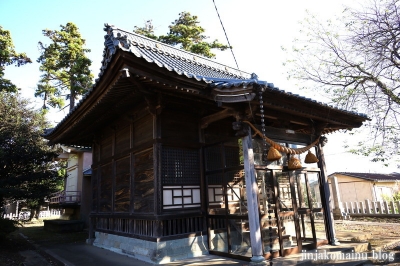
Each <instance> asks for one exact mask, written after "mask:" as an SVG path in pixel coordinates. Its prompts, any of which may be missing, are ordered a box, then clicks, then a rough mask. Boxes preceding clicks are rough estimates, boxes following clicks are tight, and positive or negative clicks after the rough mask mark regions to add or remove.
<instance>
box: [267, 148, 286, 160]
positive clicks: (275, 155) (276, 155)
mask: <svg viewBox="0 0 400 266" xmlns="http://www.w3.org/2000/svg"><path fill="white" fill-rule="evenodd" d="M281 157H282V154H281V153H280V152H279V151H278V150H277V149H275V148H274V147H272V146H271V147H270V148H269V151H268V154H267V160H268V161H276V160H279V159H280V158H281Z"/></svg>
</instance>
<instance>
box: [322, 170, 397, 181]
mask: <svg viewBox="0 0 400 266" xmlns="http://www.w3.org/2000/svg"><path fill="white" fill-rule="evenodd" d="M338 174H340V175H345V176H351V177H356V178H361V179H365V180H371V181H375V182H383V181H397V180H398V181H400V173H391V174H376V173H352V172H335V173H333V174H331V175H329V176H334V175H338Z"/></svg>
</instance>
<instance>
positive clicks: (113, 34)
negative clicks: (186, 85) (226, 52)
mask: <svg viewBox="0 0 400 266" xmlns="http://www.w3.org/2000/svg"><path fill="white" fill-rule="evenodd" d="M104 30H105V31H107V35H105V37H104V38H105V42H104V45H105V49H104V52H103V61H102V67H101V69H100V73H99V77H98V78H97V79H96V82H95V84H94V85H93V87H92V88H91V89H90V90H89V91H88V92H87V93H86V95H84V96H83V98H82V99H81V100H80V101H79V102H78V104H77V105H76V106H75V107H74V108H73V109H72V110H71V111H70V112H69V114H67V116H66V117H65V118H64V119H63V120H62V121H61V122H60V123H59V124H58V125H57V126H56V127H55V128H54V129H53V130H48V131H47V132H45V136H49V135H51V134H52V132H54V131H56V130H57V129H58V127H59V126H60V125H61V124H63V123H64V122H65V121H66V120H67V119H68V118H69V117H70V116H71V115H72V114H73V113H74V112H75V111H76V110H77V109H78V108H79V107H80V106H81V105H82V103H83V102H85V101H86V99H87V98H89V97H90V95H91V94H92V92H93V91H94V90H96V87H97V86H98V84H99V82H100V80H101V77H102V76H103V74H104V72H105V70H106V69H107V68H108V67H109V63H110V62H111V60H112V58H113V55H114V54H115V53H116V52H117V50H122V51H125V52H129V53H131V54H134V55H135V56H136V57H138V58H143V59H145V60H146V61H147V62H148V63H150V64H155V65H157V66H158V67H159V68H161V69H166V70H168V71H171V72H174V73H176V74H178V75H181V76H185V77H187V78H188V79H194V80H196V81H198V82H203V83H204V87H208V88H211V89H214V90H216V91H219V92H221V94H223V93H228V94H229V91H230V89H236V90H237V91H238V89H239V91H240V89H242V90H244V91H246V88H251V87H254V86H261V87H263V88H264V89H265V90H266V91H270V92H272V93H274V94H282V95H284V96H285V97H287V98H289V99H290V98H291V99H295V100H300V101H303V102H305V103H308V104H313V105H319V106H323V107H325V108H327V109H328V110H336V111H339V112H341V113H343V114H345V115H352V116H357V117H362V118H363V120H366V119H368V118H367V116H366V115H365V114H361V113H356V112H351V111H346V110H342V109H338V108H335V107H333V106H330V105H327V104H325V103H322V102H317V101H315V100H312V99H310V98H306V97H302V96H299V95H297V94H292V93H290V92H286V91H284V90H280V89H279V88H277V87H275V86H274V84H273V83H268V82H266V81H261V80H258V77H257V75H255V74H250V73H247V72H244V71H241V70H238V69H235V68H231V67H228V66H226V65H223V64H219V63H217V62H215V61H213V60H211V59H209V58H205V57H202V56H199V55H197V54H193V53H190V52H187V51H183V50H181V49H178V48H176V47H173V46H170V45H167V44H164V43H161V42H158V41H155V40H152V39H149V38H146V37H144V36H142V35H138V34H136V33H133V32H130V31H126V30H122V29H119V28H117V27H114V26H112V25H108V24H106V25H105V28H104ZM255 60H256V59H255ZM247 91H249V90H248V89H247ZM249 95H250V93H247V94H246V95H245V94H244V95H243V97H238V100H241V99H242V100H243V101H249V100H251V99H252V98H251V97H249ZM239 96H240V95H239ZM252 97H254V95H252ZM221 98H223V97H221ZM227 98H228V97H227ZM215 100H216V101H217V100H218V99H217V98H215Z"/></svg>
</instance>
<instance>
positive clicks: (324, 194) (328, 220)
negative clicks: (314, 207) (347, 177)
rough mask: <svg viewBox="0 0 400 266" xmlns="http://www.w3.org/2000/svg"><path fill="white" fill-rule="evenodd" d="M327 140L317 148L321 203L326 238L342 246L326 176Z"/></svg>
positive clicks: (331, 242)
mask: <svg viewBox="0 0 400 266" xmlns="http://www.w3.org/2000/svg"><path fill="white" fill-rule="evenodd" d="M321 138H322V137H321ZM324 141H327V140H326V138H325V140H320V142H319V143H318V146H317V151H318V152H317V156H318V160H319V162H318V167H319V168H320V169H321V179H320V181H321V186H322V189H321V190H322V191H321V202H322V207H323V208H324V216H325V228H326V236H327V238H328V241H329V244H331V245H334V246H337V245H340V242H339V241H338V240H337V239H336V232H335V226H334V219H333V213H332V206H331V201H332V197H331V192H330V190H329V183H328V176H327V174H326V165H325V156H324V150H323V148H322V147H323V144H321V142H322V143H324Z"/></svg>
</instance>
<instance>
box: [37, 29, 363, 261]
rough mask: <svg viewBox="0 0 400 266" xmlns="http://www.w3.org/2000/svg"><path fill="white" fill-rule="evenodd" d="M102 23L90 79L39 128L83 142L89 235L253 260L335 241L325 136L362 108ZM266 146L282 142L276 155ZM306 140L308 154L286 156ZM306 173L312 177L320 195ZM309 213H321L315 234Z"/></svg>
mask: <svg viewBox="0 0 400 266" xmlns="http://www.w3.org/2000/svg"><path fill="white" fill-rule="evenodd" d="M105 31H106V32H107V34H106V36H105V43H104V44H105V47H104V48H105V49H104V53H103V62H102V64H103V65H102V67H101V72H100V74H99V78H98V79H97V81H96V84H95V85H94V86H93V88H92V89H91V90H90V91H89V92H88V93H87V94H86V95H85V96H84V97H83V99H82V100H81V101H80V102H79V103H78V104H77V105H76V106H75V108H74V109H73V110H72V111H71V112H70V113H69V114H68V115H67V116H66V117H65V118H64V119H63V120H62V121H61V122H60V123H59V124H58V125H57V126H56V127H55V128H54V129H53V130H52V131H49V132H48V133H47V135H46V136H45V137H46V138H47V139H49V140H50V143H54V144H56V143H60V144H63V145H68V146H69V147H77V146H80V147H91V148H92V159H93V160H92V165H91V178H90V180H91V189H88V190H87V191H88V193H82V196H88V195H91V198H90V200H89V202H91V213H90V226H89V238H90V239H89V240H90V241H88V242H92V243H93V244H94V245H96V246H99V247H102V248H107V249H110V250H113V251H117V252H121V253H124V254H128V255H131V256H134V257H135V258H138V259H141V260H145V261H148V262H151V263H155V264H162V263H166V262H169V261H173V260H177V259H180V258H188V257H194V256H200V255H202V254H207V253H212V254H216V255H220V256H228V257H235V258H241V259H244V260H250V259H254V261H256V260H259V259H260V257H261V259H264V258H265V259H268V258H270V257H271V255H272V256H285V255H288V254H292V253H296V252H301V251H302V250H305V249H312V248H316V247H318V246H319V245H322V244H326V243H328V241H329V242H330V243H332V242H333V241H334V237H333V234H334V233H333V230H331V229H332V219H331V216H330V210H329V206H328V205H327V204H326V202H327V201H324V199H325V198H327V197H329V196H326V194H328V193H329V190H328V188H327V183H326V174H325V162H324V157H323V149H322V147H323V145H324V143H325V142H324V139H326V138H325V136H324V135H325V134H327V133H332V132H335V131H337V130H340V129H351V128H358V127H360V126H361V125H362V124H363V122H364V121H366V120H368V118H367V117H366V116H365V115H363V114H359V113H355V112H350V111H346V110H341V109H338V108H334V107H332V106H329V105H326V104H322V103H319V102H317V101H315V100H312V99H308V98H304V97H301V96H299V95H295V94H292V93H288V92H285V91H283V90H280V89H278V88H276V87H275V86H274V84H272V83H268V82H266V81H262V80H258V77H257V75H255V74H250V73H247V72H244V71H241V70H238V69H234V68H231V67H227V66H225V65H222V64H219V63H217V62H214V61H212V60H210V59H208V58H204V57H201V56H199V55H196V54H192V53H189V52H186V51H183V50H180V49H178V48H176V47H172V46H170V45H167V44H164V43H160V42H157V41H155V40H152V39H148V38H146V37H143V36H141V35H137V34H135V33H132V32H131V31H125V30H122V29H119V28H117V27H114V26H111V25H106V27H105ZM254 60H257V59H254ZM267 63H268V62H266V64H267ZM250 126H251V130H249V128H250ZM256 131H258V132H259V133H258V134H259V135H253V134H254V132H256ZM262 131H263V132H265V133H264V134H262V133H261V132H262ZM262 137H263V138H262ZM266 137H267V138H268V139H269V140H270V142H268V143H267V142H266V141H263V139H265V138H266ZM271 147H273V148H274V149H275V150H276V149H278V150H279V151H280V152H281V153H280V155H281V157H280V158H277V160H275V161H270V160H268V158H269V157H267V156H266V155H267V154H268V149H270V148H271ZM271 150H272V151H273V149H272V148H271ZM71 151H72V149H71ZM253 151H254V153H253ZM276 151H277V150H276ZM306 151H312V152H313V153H315V154H316V156H317V157H318V158H319V161H318V163H317V162H316V161H314V162H313V163H312V164H309V165H307V167H306V165H304V166H302V165H299V164H296V160H301V162H303V161H304V159H305V157H306V155H305V152H306ZM277 152H278V151H277ZM278 153H279V152H278ZM293 159H294V160H293ZM290 162H292V164H296V168H290V167H289V166H292V165H290V164H289V163H290ZM71 170H72V169H71ZM81 170H82V171H83V170H84V169H83V168H81V169H80V170H79V171H81ZM80 173H81V172H79V174H80ZM82 173H83V172H82ZM82 178H83V180H85V178H84V177H82ZM88 180H89V179H88ZM309 180H318V183H319V191H318V192H319V193H320V195H321V198H322V199H323V202H324V203H323V204H322V206H319V207H316V206H315V204H313V203H314V202H313V199H312V197H311V195H310V193H309V189H308V184H309ZM87 183H89V181H88V182H87ZM85 184H86V182H85ZM82 187H83V190H85V187H86V186H82ZM248 191H249V192H248ZM82 202H84V200H83V198H82ZM324 210H326V211H324ZM315 212H321V213H323V214H324V215H325V218H324V222H325V225H326V227H325V226H322V227H320V228H322V229H321V230H323V231H322V232H321V234H320V235H318V234H317V233H316V231H317V229H318V228H317V229H316V227H317V226H315V224H314V216H313V215H312V214H313V213H315ZM250 221H251V222H250ZM325 228H328V229H326V231H325ZM329 228H330V229H329Z"/></svg>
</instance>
